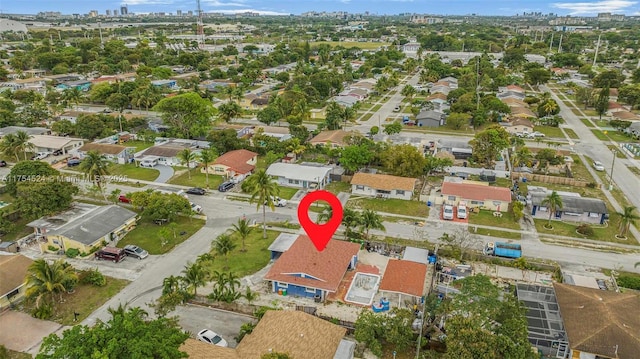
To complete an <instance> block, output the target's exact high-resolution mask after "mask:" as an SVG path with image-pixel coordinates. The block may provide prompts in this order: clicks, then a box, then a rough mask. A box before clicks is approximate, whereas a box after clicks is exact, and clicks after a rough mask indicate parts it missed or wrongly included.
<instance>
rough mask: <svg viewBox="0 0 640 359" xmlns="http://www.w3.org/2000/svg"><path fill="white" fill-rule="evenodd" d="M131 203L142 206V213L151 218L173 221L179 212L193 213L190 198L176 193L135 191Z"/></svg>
mask: <svg viewBox="0 0 640 359" xmlns="http://www.w3.org/2000/svg"><path fill="white" fill-rule="evenodd" d="M131 203H133V205H135V206H136V207H138V208H142V209H143V211H142V215H143V216H144V217H148V218H150V219H151V220H154V221H155V220H161V219H162V220H167V221H168V222H173V220H174V219H175V217H176V216H177V215H178V213H183V214H191V211H192V210H191V204H190V203H189V200H188V199H186V198H184V197H182V196H180V195H178V194H176V193H171V194H167V193H161V192H151V193H149V192H134V193H132V194H131Z"/></svg>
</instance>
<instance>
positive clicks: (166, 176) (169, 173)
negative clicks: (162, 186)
mask: <svg viewBox="0 0 640 359" xmlns="http://www.w3.org/2000/svg"><path fill="white" fill-rule="evenodd" d="M154 168H155V169H157V170H158V171H160V175H159V176H158V178H156V179H155V180H154V182H158V183H167V181H169V180H170V179H171V177H173V167H171V166H165V165H157V166H155V167H154Z"/></svg>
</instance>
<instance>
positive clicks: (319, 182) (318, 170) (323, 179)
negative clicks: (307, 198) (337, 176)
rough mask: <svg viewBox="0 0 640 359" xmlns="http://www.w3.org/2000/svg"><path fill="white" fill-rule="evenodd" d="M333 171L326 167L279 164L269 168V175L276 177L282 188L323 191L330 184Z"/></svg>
mask: <svg viewBox="0 0 640 359" xmlns="http://www.w3.org/2000/svg"><path fill="white" fill-rule="evenodd" d="M331 170H332V168H331V167H326V166H313V165H302V164H300V165H299V164H293V163H282V162H277V163H274V164H272V165H271V166H269V168H268V169H267V174H268V175H269V176H273V177H275V178H276V179H277V181H278V184H279V185H281V186H286V187H297V188H304V189H307V188H309V189H322V188H324V186H325V185H327V183H329V182H330V180H329V174H330V173H331Z"/></svg>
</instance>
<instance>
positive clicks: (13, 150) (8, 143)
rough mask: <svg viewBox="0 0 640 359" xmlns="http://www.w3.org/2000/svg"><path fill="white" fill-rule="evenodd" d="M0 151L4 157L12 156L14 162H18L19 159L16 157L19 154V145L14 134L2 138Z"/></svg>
mask: <svg viewBox="0 0 640 359" xmlns="http://www.w3.org/2000/svg"><path fill="white" fill-rule="evenodd" d="M0 151H1V152H2V153H3V154H4V155H5V156H14V157H15V158H16V162H19V161H20V157H18V153H19V152H20V150H19V145H18V142H17V139H16V135H15V134H14V133H9V134H7V135H5V136H4V137H2V140H0Z"/></svg>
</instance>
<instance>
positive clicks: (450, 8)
mask: <svg viewBox="0 0 640 359" xmlns="http://www.w3.org/2000/svg"><path fill="white" fill-rule="evenodd" d="M55 4H56V5H55V6H52V2H51V0H31V1H28V2H26V1H12V2H8V1H7V2H3V3H2V4H1V5H0V12H2V13H5V14H37V13H38V12H43V11H56V12H61V13H62V14H73V13H76V14H77V13H80V14H86V13H89V11H92V10H96V11H97V12H98V14H101V15H104V14H105V13H106V10H110V11H113V10H114V9H118V10H119V9H120V7H121V6H125V5H126V6H127V7H128V11H129V13H135V14H144V13H151V12H154V13H157V12H164V13H169V14H176V12H177V11H178V10H180V11H182V12H183V13H186V12H188V11H194V12H195V9H196V8H197V6H196V0H126V1H104V0H85V1H79V0H57V1H56V2H55ZM390 4H392V5H390ZM488 5H491V6H488ZM201 6H202V10H203V11H204V12H218V13H238V12H256V13H259V14H263V15H288V14H296V15H299V14H301V13H305V12H311V11H316V12H323V11H324V12H336V11H345V12H349V13H364V12H369V13H370V14H374V15H375V14H377V15H395V14H400V13H416V14H434V15H469V14H476V15H502V16H512V15H516V14H522V13H523V12H528V13H530V12H540V13H542V14H549V13H554V14H558V15H560V16H563V15H572V16H595V15H597V14H598V13H602V12H608V13H614V14H624V15H628V16H629V15H636V16H640V5H639V2H638V1H629V0H598V1H584V0H583V1H568V0H559V1H554V0H493V1H482V0H449V1H447V2H440V3H438V6H437V7H434V6H433V5H432V4H429V3H428V2H427V1H426V0H317V1H298V0H273V1H265V0H201Z"/></svg>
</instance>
